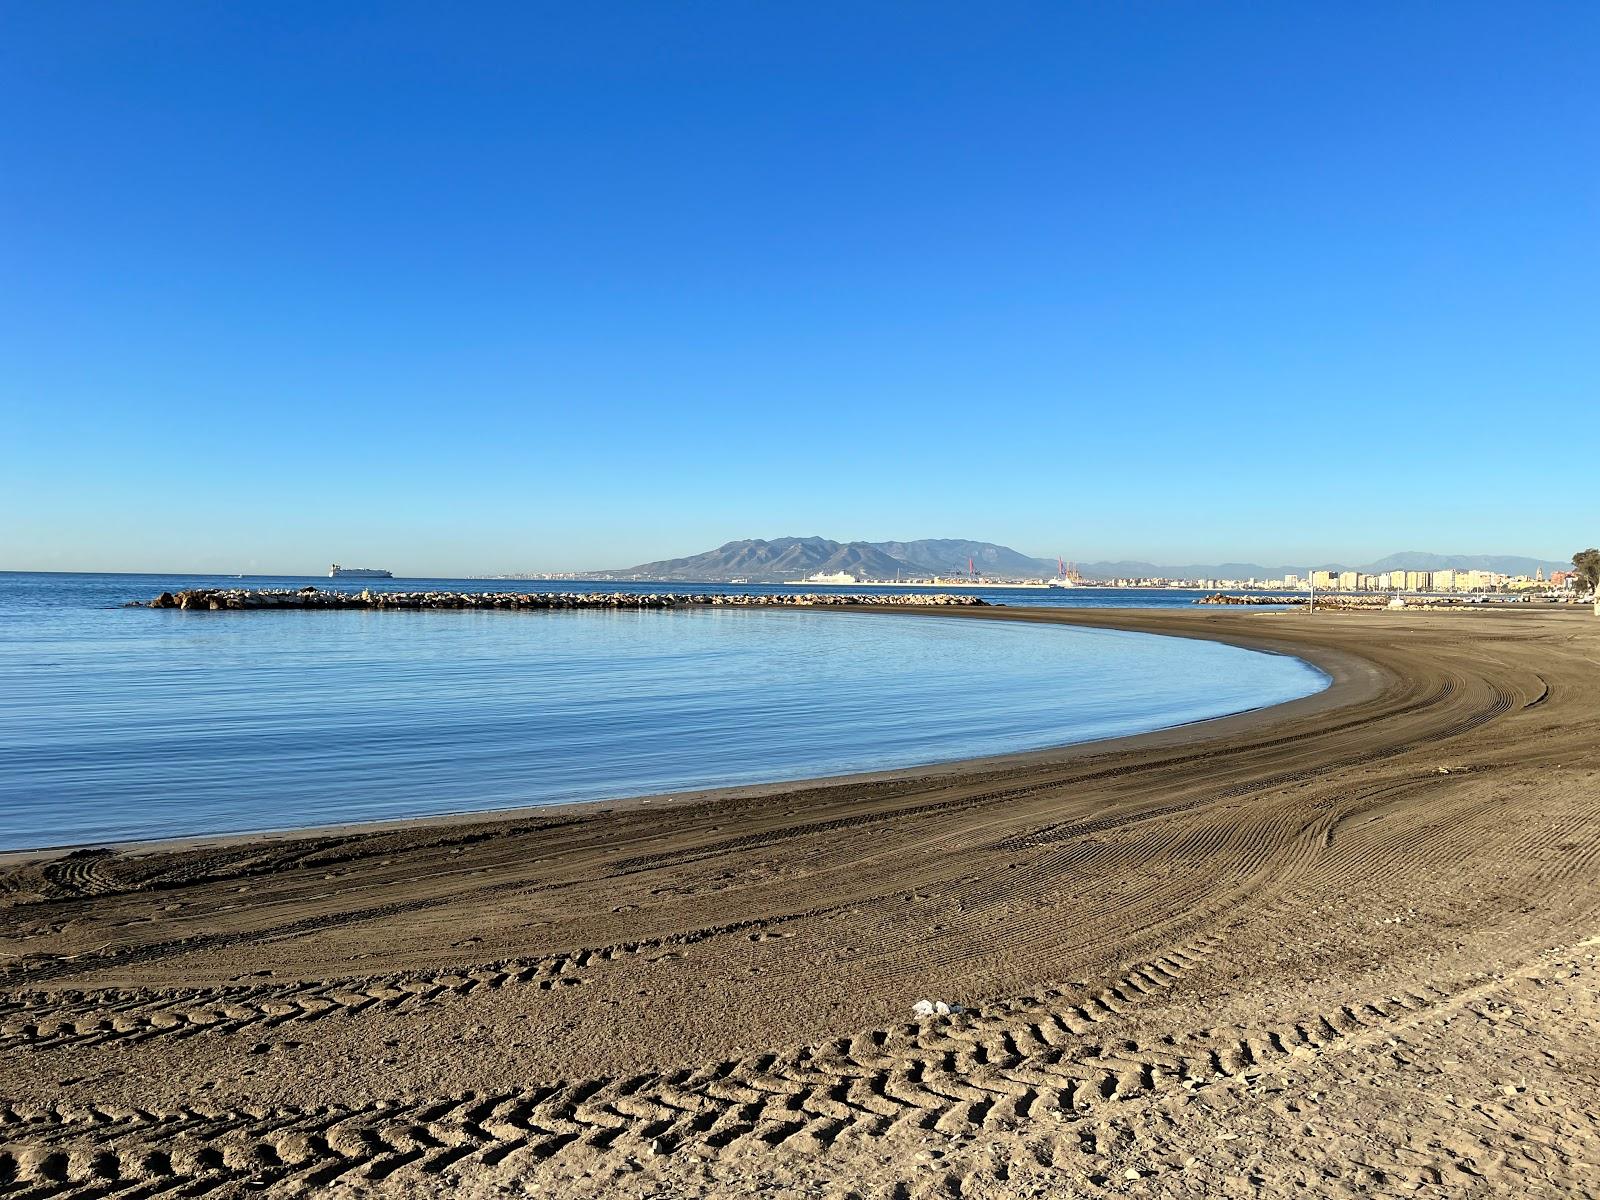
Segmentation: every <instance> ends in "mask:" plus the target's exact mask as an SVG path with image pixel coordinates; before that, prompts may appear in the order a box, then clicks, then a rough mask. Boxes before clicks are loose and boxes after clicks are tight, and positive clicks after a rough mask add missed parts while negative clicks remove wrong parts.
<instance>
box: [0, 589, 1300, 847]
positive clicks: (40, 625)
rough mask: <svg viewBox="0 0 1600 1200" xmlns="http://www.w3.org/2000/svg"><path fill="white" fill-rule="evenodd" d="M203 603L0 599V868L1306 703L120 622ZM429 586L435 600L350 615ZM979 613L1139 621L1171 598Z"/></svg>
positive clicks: (911, 630) (1252, 665)
mask: <svg viewBox="0 0 1600 1200" xmlns="http://www.w3.org/2000/svg"><path fill="white" fill-rule="evenodd" d="M203 582H212V583H220V582H231V583H237V581H236V580H227V581H224V580H201V579H198V578H184V577H173V576H129V575H26V574H0V763H3V764H4V766H3V768H0V848H17V847H32V846H45V845H63V844H80V843H92V842H101V841H112V840H120V839H133V838H149V837H160V836H170V835H178V834H187V833H218V832H242V831H248V830H260V829H283V828H293V827H299V826H306V825H316V824H329V823H337V822H346V821H361V820H373V819H382V818H394V817H405V816H418V815H427V814H438V813H447V812H456V811H466V810H482V809H493V808H501V807H509V806H514V805H523V804H549V803H558V802H561V801H569V800H596V799H603V798H615V797H621V796H628V795H645V794H650V793H656V792H663V791H670V790H673V789H688V788H697V787H714V786H722V785H732V784H748V783H758V782H768V781H776V780H782V779H793V778H800V777H807V776H816V775H824V774H834V773H840V772H847V771H857V770H870V769H878V768H888V767H899V766H910V765H914V764H918V763H926V762H935V761H946V760H952V759H957V758H965V757H969V756H974V755H983V754H994V753H1003V752H1007V751H1013V750H1023V749H1030V748H1037V747H1042V746H1049V745H1056V744H1061V743H1067V742H1080V741H1086V740H1090V739H1095V738H1103V737H1110V736H1117V735H1121V734H1127V733H1135V732H1140V731H1144V730H1149V729H1155V728H1160V727H1165V726H1170V725H1174V724H1180V723H1183V722H1188V721H1194V720H1200V719H1204V718H1208V717H1215V716H1220V715H1224V714H1226V713H1231V712H1238V711H1241V710H1245V709H1249V708H1256V707H1260V706H1263V705H1267V704H1273V703H1278V702H1281V701H1283V700H1288V699H1292V698H1294V697H1297V696H1302V695H1306V694H1309V693H1312V692H1315V691H1318V690H1320V689H1321V688H1323V687H1325V686H1326V684H1327V679H1326V677H1325V676H1324V675H1322V674H1321V673H1320V672H1318V671H1316V670H1315V669H1313V668H1311V667H1309V666H1307V665H1306V664H1304V663H1301V662H1299V661H1297V660H1295V659H1291V658H1285V657H1279V656H1273V655H1267V654H1258V653H1253V652H1249V651H1244V650H1240V649H1236V648H1233V647H1227V646H1221V645H1217V644H1213V643H1206V642H1196V641H1190V640H1184V639H1173V638H1154V637H1148V636H1145V635H1139V634H1126V633H1115V632H1107V631H1099V630H1079V629H1071V628H1059V627H1042V626H1032V625H1021V624H1010V623H999V622H993V623H991V622H974V621H960V620H941V619H929V618H921V617H914V616H902V615H882V614H872V615H862V614H849V613H836V612H808V611H804V610H799V611H783V612H762V611H748V610H723V609H718V610H706V611H679V612H659V611H645V612H635V611H619V612H557V613H506V612H440V613H429V612H423V613H411V612H391V613H374V612H244V613H226V612H224V613H183V612H173V611H151V610H147V609H139V608H123V607H119V606H120V605H122V604H123V603H124V602H126V601H128V600H132V599H147V598H148V597H150V596H152V595H154V594H156V593H158V592H159V591H161V590H163V589H167V588H176V587H181V586H195V585H196V584H199V583H203ZM274 582H275V583H277V582H280V581H274ZM282 582H294V583H297V584H298V583H299V582H302V581H298V580H296V581H282ZM314 582H316V583H317V585H318V586H324V587H326V586H328V585H329V581H327V580H317V581H314ZM435 582H437V583H441V584H443V583H445V582H447V581H416V580H394V581H372V582H371V583H370V584H369V583H368V582H367V581H363V582H362V583H361V584H358V585H354V586H353V587H352V590H360V588H361V587H362V586H380V587H386V588H396V589H410V588H414V587H417V586H419V585H422V586H426V585H427V584H428V583H435ZM452 586H455V587H458V588H462V587H467V588H481V589H485V590H499V589H512V588H514V589H518V590H535V589H540V588H549V589H552V590H591V588H592V590H639V591H652V590H654V591H663V590H687V589H684V588H681V587H673V588H668V587H667V586H666V585H656V586H654V587H651V586H637V585H636V586H634V587H631V588H629V587H622V586H618V585H611V584H606V585H591V587H590V588H586V587H585V586H584V585H578V584H569V583H565V582H563V583H558V584H532V583H523V582H517V583H503V584H502V583H499V582H485V581H471V582H464V581H453V583H452ZM705 590H729V591H746V592H763V591H777V590H784V589H777V588H764V587H742V588H708V589H705ZM844 590H849V589H844ZM989 596H990V598H992V599H997V600H1000V601H1002V602H1005V601H1008V600H1009V601H1011V602H1013V603H1028V604H1039V603H1046V602H1048V603H1053V604H1058V605H1074V604H1089V605H1094V606H1102V605H1105V604H1109V603H1115V604H1118V605H1123V606H1126V605H1129V604H1140V603H1144V604H1153V605H1162V606H1164V605H1169V604H1180V603H1184V604H1186V603H1187V602H1188V600H1189V599H1191V598H1192V596H1193V593H1168V592H1133V593H1129V592H1112V591H1110V590H1109V589H1093V590H1084V591H1055V592H1051V593H1033V592H1029V593H1025V594H1023V595H1020V596H1019V595H1018V594H1017V593H1005V592H996V593H992V594H989Z"/></svg>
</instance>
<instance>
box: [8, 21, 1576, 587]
mask: <svg viewBox="0 0 1600 1200" xmlns="http://www.w3.org/2000/svg"><path fill="white" fill-rule="evenodd" d="M1597 63H1600V6H1596V5H1593V4H1569V3H1560V4H1541V3H1532V4H1507V3H1495V4H1477V3H1452V4H1436V3H1426V4H1424V3H1387V2H1385V3H1354V4H1327V3H1282V4H1198V3H1182V2H1172V3H1151V4H1141V3H1097V4H1067V3H1056V2H1052V3H1039V4H1004V3H1001V4H984V5H971V4H964V5H944V4H928V3H904V4H859V3H851V4H826V3H806V4H791V5H772V4H750V3H744V2H737V3H727V4H712V3H683V4H677V3H672V4H659V3H647V4H638V5H628V4H614V5H584V4H559V5H557V4H531V3H516V4H505V5H495V4H475V5H464V6H458V5H442V4H436V3H429V4H403V3H369V4H360V3H349V4H345V3H340V4H328V3H315V4H311V3H272V4H226V3H200V4H196V3H190V2H187V0H186V2H184V3H139V2H128V3H93V4H89V3H65V2H64V3H24V2H21V0H6V2H5V3H4V4H3V6H0V418H3V420H0V505H3V510H4V513H5V519H4V522H3V523H0V568H15V569H129V570H131V569H144V568H149V569H162V570H178V569H195V570H226V571H235V570H238V571H244V570H261V571H285V572H293V571H311V570H318V569H323V568H325V564H326V563H327V562H328V561H329V560H330V559H332V558H338V559H340V560H341V561H344V562H347V563H350V562H353V563H356V564H358V565H366V564H371V565H379V566H386V567H390V568H392V569H393V570H395V571H396V572H397V573H404V574H425V573H442V574H449V573H457V572H472V571H495V570H537V569H567V568H578V567H583V566H619V565H625V564H629V563H632V562H636V561H640V560H643V559H647V558H656V557H661V556H666V555H672V554H681V553H689V552H693V551H698V550H701V549H705V548H707V547H708V546H711V545H715V544H717V543H720V542H722V541H724V540H727V539H729V538H735V537H746V536H775V535H780V534H811V533H817V534H822V535H825V536H831V537H836V538H841V539H850V538H869V539H881V538H889V537H897V538H912V537H927V536H960V537H973V538H982V539H989V540H995V541H1001V542H1006V543H1009V544H1012V545H1015V546H1017V547H1018V548H1020V549H1023V550H1025V551H1028V552H1031V553H1036V554H1047V555H1053V554H1056V553H1061V554H1064V555H1066V556H1067V557H1069V558H1075V559H1079V560H1093V559H1099V558H1111V557H1117V558H1120V557H1136V558H1143V559H1151V560H1155V561H1165V562H1173V561H1177V562H1193V561H1204V560H1211V559H1219V558H1227V559H1252V560H1256V561H1266V562H1278V561H1283V562H1297V561H1310V560H1312V559H1344V560H1349V561H1362V560H1367V559H1371V558H1374V557H1377V556H1378V555H1381V554H1386V553H1388V552H1390V551H1394V550H1400V549H1431V550H1437V551H1440V552H1445V553H1477V552H1501V553H1527V554H1535V555H1541V556H1550V557H1564V556H1566V555H1568V554H1570V553H1571V552H1572V550H1573V549H1576V548H1578V547H1579V546H1583V545H1590V544H1593V543H1595V542H1596V541H1600V500H1597V499H1596V495H1597V493H1596V488H1595V484H1594V457H1595V452H1596V445H1597V444H1600V437H1597V435H1600V414H1597V403H1600V387H1597V385H1600V303H1597V291H1596V281H1597V280H1600V153H1597V149H1600V70H1597V69H1596V64H1597Z"/></svg>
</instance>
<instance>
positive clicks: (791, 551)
mask: <svg viewBox="0 0 1600 1200" xmlns="http://www.w3.org/2000/svg"><path fill="white" fill-rule="evenodd" d="M819 571H822V572H827V573H829V574H832V573H834V572H836V571H848V572H849V573H850V574H852V575H855V576H857V577H864V578H872V579H884V578H887V579H893V578H894V577H895V575H896V574H897V573H902V574H915V573H916V569H915V568H913V567H912V566H911V564H910V563H907V562H904V561H902V560H901V559H898V558H895V557H893V556H892V555H889V554H885V553H884V552H883V551H882V550H880V549H879V548H878V547H877V546H874V545H872V544H871V543H870V542H848V543H841V542H835V541H831V540H830V539H828V538H819V537H788V538H774V539H772V540H771V541H767V540H764V539H761V538H754V539H747V540H745V541H740V542H728V543H727V544H725V545H722V546H718V547H717V548H716V549H715V550H707V551H706V552H705V553H703V554H694V555H690V556H689V557H688V558H668V559H662V560H660V561H658V562H648V563H640V564H639V565H638V566H637V567H629V568H628V569H627V570H625V571H604V572H597V573H595V575H594V578H596V579H616V578H630V577H637V578H640V579H671V580H685V581H694V580H699V581H703V582H720V581H724V580H728V579H748V580H751V581H752V582H754V583H781V582H783V581H784V580H786V579H804V578H805V577H806V576H807V575H814V574H816V573H817V572H819Z"/></svg>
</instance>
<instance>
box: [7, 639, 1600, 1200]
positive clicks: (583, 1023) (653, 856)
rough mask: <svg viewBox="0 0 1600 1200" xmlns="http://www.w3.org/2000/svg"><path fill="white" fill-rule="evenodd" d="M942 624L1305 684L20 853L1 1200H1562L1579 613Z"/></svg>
mask: <svg viewBox="0 0 1600 1200" xmlns="http://www.w3.org/2000/svg"><path fill="white" fill-rule="evenodd" d="M936 615H940V616H947V617H948V618H949V619H968V620H1046V621H1062V622H1066V623H1071V624H1084V625H1091V626H1094V625H1099V626H1102V627H1123V628H1129V627H1132V628H1133V630H1134V631H1136V632H1160V633H1168V634H1174V635H1177V636H1186V637H1196V638H1203V639H1210V640H1223V639H1227V640H1232V641H1234V642H1235V644H1246V645H1248V646H1249V647H1250V648H1255V649H1261V650H1265V651H1268V652H1275V653H1293V654H1294V656H1295V657H1299V658H1302V659H1304V660H1306V661H1311V662H1313V663H1315V664H1316V665H1318V666H1319V667H1321V668H1322V669H1324V670H1328V671H1329V672H1330V673H1331V674H1333V676H1334V683H1333V684H1332V685H1331V686H1330V687H1329V688H1328V689H1326V690H1324V691H1322V692H1320V693H1316V694H1314V695H1312V696H1309V697H1303V698H1301V699H1299V700H1295V701H1290V702H1288V703H1286V704H1283V705H1277V706H1273V707H1270V708H1264V709H1257V710H1253V711H1251V712H1248V713H1244V714H1236V715H1234V716H1230V717H1224V718H1219V719H1216V720H1213V721H1209V722H1205V723H1202V724H1198V725H1189V726H1179V727H1174V728H1169V729H1166V730H1162V731H1156V732H1152V733H1148V734H1142V735H1137V736H1135V737H1132V738H1128V739H1120V740H1118V741H1116V742H1097V743H1086V744H1082V745H1080V746H1078V747H1069V748H1067V749H1066V750H1060V749H1057V750H1047V751H1031V752H1027V753H1025V754H1022V755H1016V756H1004V757H1003V758H1001V759H999V760H979V761H976V762H967V763H964V764H949V765H946V766H944V767H933V768H917V769H910V770H903V771H898V772H892V773H887V774H885V775H884V776H883V777H881V778H870V777H866V778H864V777H847V778H844V779H836V780H818V781H810V782H808V783H805V784H802V785H798V786H796V785H784V784H773V785H766V786H765V787H762V788H757V789H734V790H732V791H731V792H727V793H707V794H701V795H683V794H676V793H675V794H674V798H673V799H672V800H671V801H667V800H666V799H665V798H662V799H661V800H659V801H656V802H650V801H651V798H641V799H639V800H636V801H630V802H625V803H613V804H604V803H601V804H585V805H577V806H566V807H563V808H560V809H549V808H544V809H535V810H527V811H524V812H521V813H512V814H508V813H505V812H497V813H485V814H476V815H474V816H473V817H470V818H441V819H437V820H431V819H430V820H424V821H418V820H411V821H407V822H403V823H401V824H399V825H396V826H392V827H388V828H379V829H364V830H361V831H359V832H350V833H338V832H329V831H326V830H320V831H316V832H314V833H310V834H305V835H286V836H278V837H268V838H259V837H258V838H232V839H215V840H213V841H212V842H211V843H208V844H184V845H175V846H170V847H167V848H159V847H156V848H146V849H140V850H138V851H137V852H129V851H120V852H111V853H106V854H103V855H96V856H89V857H84V856H75V857H69V858H51V859H48V860H46V861H42V862H34V863H29V864H18V865H12V866H10V867H0V944H3V945H4V947H5V955H4V956H3V957H0V1051H3V1053H0V1146H3V1147H4V1148H3V1149H0V1179H3V1180H5V1181H6V1182H7V1184H8V1185H15V1186H16V1187H19V1188H21V1189H22V1190H23V1191H24V1193H25V1194H29V1195H32V1194H35V1193H38V1194H49V1195H58V1194H59V1195H63V1196H66V1195H76V1194H79V1192H82V1193H83V1194H85V1195H89V1194H101V1193H104V1192H105V1191H106V1190H108V1189H110V1190H113V1191H119V1192H120V1191H131V1192H132V1193H133V1194H144V1193H145V1192H149V1191H159V1192H168V1191H173V1190H179V1189H181V1190H183V1191H184V1192H185V1193H186V1194H191V1195H195V1196H201V1197H212V1198H214V1200H231V1198H232V1197H235V1196H239V1195H267V1196H274V1197H276V1196H283V1197H291V1196H301V1195H305V1194H307V1193H308V1192H315V1193H317V1194H324V1193H330V1194H349V1195H395V1196H408V1197H421V1196H430V1195H442V1194H449V1195H459V1196H465V1197H478V1196H483V1197H489V1196H503V1195H506V1194H517V1193H518V1192H519V1191H532V1190H535V1189H536V1190H537V1192H538V1194H539V1195H541V1196H545V1197H551V1198H552V1200H579V1198H580V1197H588V1196H593V1195H596V1194H617V1195H622V1196H629V1197H642V1196H648V1195H658V1196H671V1197H674V1200H678V1198H681V1197H704V1198H707V1200H710V1198H712V1197H721V1196H731V1195H750V1194H761V1192H762V1191H763V1190H765V1191H767V1192H769V1193H771V1194H785V1195H787V1194H817V1195H824V1196H837V1197H839V1198H840V1200H842V1198H843V1197H844V1196H846V1195H848V1194H849V1187H850V1185H852V1184H855V1185H859V1186H858V1188H857V1190H858V1191H859V1194H860V1195H861V1196H862V1197H863V1200H888V1198H890V1197H896V1196H898V1197H906V1196H910V1197H915V1198H920V1197H929V1198H931V1197H933V1196H938V1195H947V1194H952V1193H951V1189H950V1188H947V1187H944V1186H943V1182H942V1181H945V1180H947V1179H954V1180H955V1181H956V1182H957V1183H960V1184H961V1188H960V1191H961V1194H970V1195H975V1196H983V1197H985V1198H986V1200H990V1198H992V1200H1002V1198H1003V1200H1010V1198H1011V1197H1013V1196H1018V1197H1021V1196H1027V1195H1037V1194H1069V1193H1078V1192H1091V1193H1093V1192H1103V1191H1115V1190H1118V1188H1119V1187H1121V1190H1124V1191H1128V1192H1130V1193H1140V1194H1154V1195H1169V1194H1174V1195H1175V1194H1191V1193H1193V1194H1234V1193H1236V1192H1237V1193H1239V1194H1244V1193H1245V1192H1247V1191H1248V1192H1249V1193H1250V1194H1255V1195H1267V1196H1278V1195H1282V1196H1288V1195H1294V1194H1305V1193H1306V1191H1308V1190H1310V1191H1318V1190H1319V1187H1320V1188H1321V1190H1323V1191H1326V1190H1330V1189H1332V1190H1338V1189H1335V1188H1334V1186H1333V1185H1334V1184H1335V1182H1337V1184H1338V1188H1342V1189H1343V1190H1347V1191H1367V1192H1372V1191H1384V1192H1385V1193H1386V1194H1387V1193H1388V1192H1399V1193H1406V1194H1409V1193H1417V1192H1420V1193H1421V1194H1437V1193H1438V1192H1439V1190H1440V1181H1441V1180H1457V1181H1459V1180H1462V1179H1465V1178H1466V1177H1467V1176H1469V1175H1470V1176H1473V1177H1475V1178H1480V1177H1481V1180H1482V1181H1484V1184H1485V1186H1486V1187H1487V1190H1488V1191H1489V1192H1490V1193H1491V1194H1583V1192H1584V1190H1585V1189H1586V1188H1588V1187H1589V1186H1590V1185H1592V1183H1593V1178H1592V1175H1586V1174H1585V1173H1586V1172H1589V1171H1591V1170H1592V1168H1591V1166H1590V1165H1589V1164H1592V1163H1594V1162H1596V1161H1600V1116H1596V1114H1600V1058H1597V1057H1596V1055H1595V1052H1594V1050H1593V1036H1592V1031H1593V1030H1594V1029H1596V1028H1600V936H1597V935H1600V743H1596V741H1595V739H1594V738H1593V736H1592V734H1591V730H1592V729H1593V728H1594V727H1595V722H1596V721H1597V720H1600V694H1597V693H1596V690H1595V689H1594V687H1593V670H1594V663H1595V662H1596V661H1600V622H1597V621H1595V620H1593V618H1591V617H1589V616H1588V614H1586V613H1578V612H1563V613H1547V612H1537V611H1523V612H1515V613H1510V612H1507V613H1498V612H1497V613H1482V612H1467V613H1430V612H1422V613H1414V612H1404V613H1375V614H1364V613H1327V614H1317V615H1315V616H1312V615H1310V614H1304V613H1261V612H1235V611H1220V610H1217V611H1196V610H1193V609H1187V608H1185V609H1178V610H1148V609H1142V610H1120V611H1109V610H1047V611H1045V612H1043V613H1038V612H1034V613H1030V612H1027V611H1024V610H1015V609H1000V608H995V609H987V610H977V611H975V612H971V613H961V614H953V613H940V614H936ZM924 999H926V1000H928V1001H930V1002H944V1003H945V1004H946V1005H947V1007H950V1008H951V1012H950V1013H949V1015H943V1016H941V1015H935V1016H932V1017H919V1016H918V1013H917V1011H916V1010H915V1008H914V1005H915V1004H916V1003H917V1002H918V1001H919V1000H924ZM957 1007H959V1009H960V1010H961V1011H959V1012H957V1011H955V1009H956V1008H957ZM85 1114H89V1115H88V1117H87V1118H86V1117H85ZM1308 1127H1309V1128H1311V1129H1312V1130H1313V1134H1314V1136H1313V1135H1304V1130H1305V1129H1306V1128H1308ZM1378 1173H1381V1176H1380V1174H1378ZM1108 1181H1110V1182H1111V1184H1112V1186H1111V1187H1109V1188H1108V1187H1107V1186H1106V1185H1107V1183H1108ZM1117 1181H1122V1182H1123V1183H1125V1184H1126V1186H1125V1187H1123V1186H1122V1184H1119V1183H1117ZM1135 1181H1137V1182H1135ZM1375 1181H1376V1182H1379V1183H1382V1184H1383V1186H1382V1187H1378V1186H1376V1183H1375ZM1321 1184H1327V1185H1328V1186H1327V1187H1321ZM953 1186H954V1185H951V1187H953ZM830 1189H831V1190H830ZM841 1189H843V1190H841ZM941 1189H942V1190H941Z"/></svg>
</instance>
